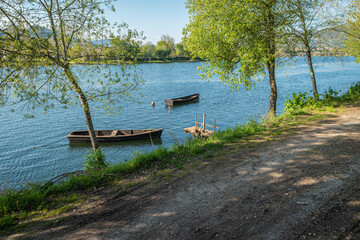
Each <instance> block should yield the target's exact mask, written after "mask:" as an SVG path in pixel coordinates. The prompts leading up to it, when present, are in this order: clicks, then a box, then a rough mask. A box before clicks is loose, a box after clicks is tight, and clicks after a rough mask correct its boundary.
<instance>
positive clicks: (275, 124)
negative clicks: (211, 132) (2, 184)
mask: <svg viewBox="0 0 360 240" xmlns="http://www.w3.org/2000/svg"><path fill="white" fill-rule="evenodd" d="M352 89H353V90H350V91H349V92H350V95H351V97H350V96H349V97H343V98H335V97H334V98H333V99H332V100H331V103H330V102H329V103H328V104H327V105H328V106H323V107H320V108H319V106H318V109H321V110H322V111H321V112H318V111H314V110H312V111H310V110H309V106H303V107H305V108H302V109H297V110H296V111H295V112H292V113H291V114H284V115H282V116H280V117H278V118H276V119H271V120H267V121H265V122H263V123H257V122H255V121H251V122H250V123H248V124H246V125H244V126H241V127H238V128H233V129H228V130H227V131H224V132H223V133H222V134H219V135H215V136H214V137H212V138H209V139H207V140H196V141H192V142H191V143H190V142H189V143H188V144H187V145H186V144H185V145H181V146H174V147H173V148H172V149H160V150H158V151H157V152H154V153H151V154H149V155H139V156H138V157H137V158H135V159H133V161H131V162H128V163H127V165H126V164H122V165H120V166H121V167H119V166H117V167H116V168H115V166H112V168H108V169H106V170H105V171H102V172H94V173H92V174H88V175H82V176H77V177H72V178H71V179H70V180H68V181H66V182H64V183H56V184H54V185H53V186H51V187H49V188H48V189H47V194H48V195H47V196H45V198H43V199H42V200H41V199H38V201H39V202H37V206H35V205H33V206H31V205H28V208H33V209H22V210H18V211H16V210H14V211H12V212H9V214H5V215H3V217H2V224H3V225H2V226H3V228H2V232H3V233H2V234H3V235H2V236H12V237H16V236H18V237H19V238H27V239H28V238H32V237H33V238H36V239H38V238H48V237H54V236H55V237H56V238H66V237H69V236H70V238H73V239H76V238H77V236H80V235H78V234H80V233H81V232H82V233H84V234H85V235H83V237H85V238H88V237H96V236H107V237H104V238H116V237H117V236H120V235H116V234H120V233H121V235H123V234H130V233H129V232H127V229H128V227H129V226H132V225H131V224H135V222H136V221H135V222H130V219H137V220H139V219H138V218H139V217H140V216H143V218H142V219H143V220H144V221H146V217H145V215H143V214H146V216H147V218H148V221H149V222H143V223H142V224H143V226H153V227H152V228H151V229H153V230H151V231H153V232H151V234H155V235H154V236H155V238H156V237H160V238H162V237H163V236H164V237H165V238H166V237H169V236H170V235H171V234H172V232H171V231H170V230H169V229H171V227H170V226H169V229H167V228H164V227H160V226H157V224H158V223H155V222H153V221H155V220H156V219H160V220H161V219H162V220H164V221H165V220H166V222H167V221H168V220H169V219H172V220H171V221H173V223H172V224H174V221H175V222H179V221H180V222H182V220H180V219H184V221H185V222H184V224H182V225H181V224H180V225H179V228H178V229H177V230H176V229H173V232H174V233H175V232H176V231H178V230H179V231H180V230H181V229H182V228H183V227H186V226H187V225H189V226H188V227H189V228H190V230H189V231H190V232H188V234H198V235H196V236H198V237H200V238H201V237H202V236H205V237H206V236H207V237H210V235H208V234H210V233H211V234H215V235H216V234H219V233H216V232H215V233H214V232H213V230H211V231H209V230H210V229H213V227H214V226H213V223H214V222H216V220H214V218H215V219H223V220H224V219H225V220H226V219H227V221H230V222H232V220H231V219H232V218H233V217H235V216H234V215H231V214H230V215H229V216H226V214H225V213H227V212H229V211H228V207H227V204H229V206H233V207H234V209H232V210H234V211H235V210H236V209H238V210H239V209H241V211H245V213H246V214H245V213H242V214H240V215H239V216H244V214H245V215H246V216H248V217H250V215H253V216H255V218H258V216H259V214H260V215H261V213H258V212H256V211H259V209H262V208H263V210H264V213H266V212H268V211H270V210H271V211H272V210H274V209H275V210H276V211H280V210H279V209H278V208H279V207H280V206H282V205H284V204H290V205H288V207H289V208H288V210H289V209H292V208H293V207H294V206H295V207H296V206H307V207H304V208H306V209H307V212H306V213H304V212H300V213H299V212H298V213H296V212H295V213H294V214H300V215H299V216H295V217H294V219H297V220H296V221H300V220H301V221H303V222H302V223H303V224H305V223H306V224H309V227H313V226H312V225H311V224H310V222H307V220H306V219H304V218H302V215H303V214H305V215H304V216H306V217H309V216H308V215H307V214H308V213H310V212H314V211H317V210H318V209H319V208H321V206H323V205H322V204H324V203H325V202H324V201H330V200H331V199H330V198H331V197H332V196H333V195H332V193H331V191H333V192H334V191H335V192H337V191H338V192H339V194H340V191H342V190H341V189H343V190H344V189H345V187H347V186H348V185H349V186H350V185H351V184H353V183H354V184H355V183H356V184H358V182H357V179H356V178H355V176H356V174H357V173H358V172H357V167H358V166H357V165H356V164H358V163H357V161H355V160H357V159H358V156H357V155H356V154H357V152H356V151H353V150H354V149H356V146H357V144H358V143H359V142H358V136H357V135H356V134H358V132H359V131H358V130H359V129H358V127H359V126H358V120H359V119H360V118H359V116H360V114H359V104H358V102H357V101H358V100H357V99H358V96H359V91H358V90H359V89H358V87H354V88H352ZM355 90H356V91H355ZM355 96H357V97H355ZM350 100H351V101H350ZM349 101H350V102H351V104H349V103H347V106H346V107H340V106H341V105H342V103H343V102H349ZM329 105H332V106H331V107H329ZM292 106H293V107H296V106H294V105H292ZM339 107H340V108H339ZM311 108H312V107H311ZM326 109H327V112H326V111H325V112H324V110H326ZM329 110H330V112H329ZM319 129H322V130H321V131H324V134H325V135H319V136H318V135H316V134H317V133H318V132H319V131H320V130H319ZM340 130H341V131H342V132H343V133H341V134H340V135H339V134H337V133H336V131H340ZM321 131H320V132H321ZM313 134H315V135H313ZM312 135H313V136H312ZM344 136H345V138H344V139H342V138H343V137H344ZM343 141H345V142H343ZM340 142H341V144H340ZM304 144H305V145H304ZM337 144H338V145H337ZM321 146H323V148H322V147H321ZM317 147H320V148H319V149H317ZM335 148H336V150H335ZM319 151H320V152H319ZM299 152H301V154H300V155H298V153H299ZM312 153H314V154H313V155H312ZM340 153H341V154H340ZM344 154H345V155H344ZM343 155H344V156H343ZM299 156H300V158H299V160H297V159H298V157H299ZM318 156H322V157H320V158H317V157H318ZM313 158H314V159H313ZM329 158H331V159H332V160H329ZM345 158H346V159H350V160H349V161H348V160H346V161H343V159H345ZM312 159H313V160H312ZM339 160H341V161H339ZM312 161H314V162H313V163H312ZM269 164H270V165H271V166H270V165H269ZM265 165H266V166H265ZM126 166H127V167H126ZM338 167H339V168H338ZM349 167H350V168H351V169H350V170H351V171H350V170H349ZM120 169H122V170H121V171H120ZM236 169H238V170H236ZM115 170H116V171H115ZM346 171H350V172H351V174H348V175H344V174H345V173H346ZM332 172H334V175H331V174H333V173H332ZM329 174H330V175H329ZM317 175H319V176H317ZM320 175H321V176H320ZM334 176H335V177H334ZM344 176H345V177H344ZM343 178H344V179H343ZM265 180H266V181H265ZM343 180H344V181H343ZM339 181H343V182H339ZM264 183H267V184H264ZM278 184H279V185H278ZM329 185H331V186H332V187H331V188H329V189H327V186H329ZM276 186H286V187H285V188H282V187H281V189H278V190H279V192H277V191H275V192H273V188H274V187H275V188H276ZM304 186H305V187H304ZM306 186H310V187H313V186H314V187H315V188H316V189H317V190H316V189H315V190H316V191H320V192H318V193H316V194H315V193H314V194H315V195H316V198H319V199H320V200H319V201H318V202H316V201H317V200H316V198H315V200H316V201H315V200H314V199H312V196H313V195H311V194H312V191H313V190H312V189H308V188H307V187H306ZM318 186H320V187H318ZM351 186H352V185H351ZM354 186H355V185H354ZM300 188H301V189H300ZM227 189H228V190H227ZM236 189H238V190H239V191H237V190H236ZM241 189H242V190H241ZM294 189H295V190H294ZM299 189H300V190H301V191H300V190H299ZM351 189H352V188H351V187H349V191H350V190H351ZM33 190H36V187H35V186H34V188H33ZM240 190H241V191H240ZM352 190H354V189H352ZM42 191H44V190H42ZM219 191H220V192H222V194H223V196H222V197H218V192H219ZM303 191H305V192H303ZM324 191H325V192H324ZM232 192H234V193H237V194H238V196H237V197H236V196H231V193H232ZM9 193H10V195H8V196H15V197H18V199H11V198H8V201H14V200H15V202H21V201H19V198H20V197H21V196H25V194H24V193H22V194H20V195H17V196H16V193H15V192H13V193H11V192H9ZM9 193H8V194H9ZM28 193H31V191H30V190H29V192H28ZM275 193H276V194H278V195H279V196H289V198H287V197H285V198H280V200H281V201H280V202H279V198H277V197H276V196H278V195H274V194H275ZM305 193H308V194H310V198H309V196H308V195H306V194H305ZM347 193H348V192H347ZM11 194H12V195H11ZM37 194H41V189H38V191H34V192H32V194H28V196H31V197H32V199H31V197H28V198H26V199H27V200H29V199H30V200H32V201H33V200H34V199H35V200H36V198H37V197H36V195H37ZM189 194H190V195H189ZM252 194H254V196H252ZM268 194H270V195H269V196H267V197H266V198H265V197H264V196H266V195H268ZM282 194H283V195H282ZM304 194H305V195H304ZM321 194H325V195H324V197H322V196H321ZM175 196H176V197H175ZM244 196H248V197H249V199H248V200H246V198H245V199H244ZM294 196H298V197H299V199H300V200H301V201H300V200H299V199H298V200H297V201H295V202H294V200H293V197H294ZM335 196H336V195H335ZM290 197H291V198H290ZM174 198H175V199H174ZM236 198H241V199H242V200H241V201H240V200H231V199H236ZM302 198H304V199H302ZM26 199H24V200H26ZM261 199H263V200H264V201H265V199H273V200H271V201H272V202H271V201H270V202H267V203H266V204H267V207H266V208H264V207H263V205H264V206H265V205H266V204H265V202H261V201H260V204H262V205H261V206H260V205H258V203H259V201H258V200H261ZM329 199H330V200H329ZM2 200H4V198H3V199H2ZM165 200H166V203H164V202H163V201H165ZM285 200H286V201H290V202H286V201H285ZM172 201H173V203H172ZM179 201H180V202H179ZM313 201H315V202H313ZM28 202H31V201H28ZM154 202H156V204H155V205H153V203H154ZM206 202H208V203H210V205H211V206H210V205H209V206H210V207H209V208H208V207H206V206H207V205H206V204H205V203H206ZM233 202H234V203H236V204H235V205H236V206H237V207H235V205H233ZM3 203H4V202H2V204H1V206H2V207H3V206H4V204H3ZM174 203H176V204H174ZM211 203H212V204H211ZM244 203H246V204H247V206H249V207H250V206H252V205H253V206H252V207H251V208H246V209H253V210H249V212H248V213H247V210H246V209H244V208H241V207H240V205H241V204H244ZM33 204H35V202H33ZM204 204H205V205H204ZM246 204H245V205H246ZM291 204H295V205H294V206H293V205H291ZM354 204H355V205H354V206H355V208H354V209H355V210H354V211H355V212H352V213H351V214H352V215H351V214H350V215H349V216H347V215H346V214H345V215H346V216H345V217H350V216H353V217H354V216H355V215H356V214H355V213H357V212H356V211H357V210H356V209H357V207H358V206H357V205H356V203H354ZM178 205H179V206H178ZM166 206H168V207H166ZM216 206H217V207H216ZM310 206H311V208H310ZM153 207H155V209H157V210H156V211H157V213H153V214H152V215H151V216H152V217H151V218H149V215H148V214H149V212H148V211H147V210H149V209H153V210H154V208H153ZM214 207H215V208H214ZM167 208H168V209H167ZM171 208H174V209H171ZM268 208H269V209H268ZM349 208H350V207H349ZM114 209H116V211H115V210H114ZM142 209H147V210H144V211H143V210H142ZM208 209H218V210H219V211H220V210H221V209H223V210H224V211H223V210H221V211H220V213H217V211H215V210H214V211H210V212H212V213H213V214H215V213H216V214H215V215H214V216H208V217H210V218H208V219H212V222H208V221H206V224H208V226H205V225H206V224H205V222H204V223H201V222H199V223H198V224H195V223H196V222H197V220H196V219H203V220H205V216H207V215H208V214H210V212H209V213H207V212H206V210H208ZM266 209H267V210H266ZM284 209H286V208H284ZM200 210H201V211H200ZM238 210H237V211H238ZM300 210H301V209H300ZM154 211H155V210H154ZM199 211H200V212H199ZM234 211H230V212H234ZM254 211H255V212H254ZM271 211H270V212H271ZM276 211H275V212H276ZM235 212H236V211H235ZM200 213H201V214H202V215H201V214H200ZM291 213H292V212H291ZM183 214H186V215H188V217H185V216H184V215H183ZM217 214H220V215H219V216H223V215H222V214H225V215H224V216H226V217H225V218H223V217H220V218H217V216H218V215H217ZM288 214H289V213H287V214H286V213H284V212H283V215H282V217H286V216H287V215H288ZM354 214H355V215H354ZM267 218H268V221H269V222H271V221H272V220H271V217H270V216H267ZM299 218H301V219H300V220H299ZM111 219H116V221H115V222H113V223H112V224H110V225H111V226H117V227H119V224H123V225H122V227H121V226H120V228H119V229H121V230H119V232H116V231H115V229H113V228H111V227H110V225H109V226H108V227H106V226H104V225H103V224H105V225H106V224H108V223H109V221H110V220H111ZM185 219H187V220H185ZM194 219H195V220H194ZM235 220H236V221H235V222H238V223H239V222H242V223H246V224H245V226H248V227H249V226H250V225H249V224H250V223H249V222H247V221H248V220H249V221H250V220H252V219H245V218H244V219H235ZM240 220H241V221H240ZM254 220H256V219H254ZM278 220H279V221H280V220H281V221H285V220H284V219H280V218H279V219H278ZM355 220H356V219H355ZM156 221H157V220H156ZM171 221H170V220H169V223H170V222H171ZM221 221H222V220H221ZM244 221H245V222H244ZM256 222H257V220H256V221H255V223H256ZM275 222H276V221H275ZM355 222H356V221H355ZM192 223H194V224H192ZM14 224H15V225H14ZM129 224H130V225H129ZM136 224H137V223H136ZM136 224H135V225H136ZM138 224H140V225H141V223H140V222H139V223H138ZM204 224H205V225H204ZM257 224H258V225H259V226H261V224H260V223H257ZM269 224H270V223H269ZM293 224H295V222H294V223H293ZM344 224H345V223H344ZM346 224H348V222H346ZM94 225H96V226H102V227H101V228H97V227H96V228H95V227H94ZM135 225H134V226H135ZM174 225H177V224H174ZM190 225H193V226H197V227H196V229H195V230H194V229H192V227H190ZM203 225H204V226H203ZM220 225H221V224H220ZM220 225H219V226H220ZM255 225H256V224H255ZM290 225H291V224H290ZM4 226H5V228H4ZM66 226H73V227H70V228H68V227H66ZM134 226H132V228H133V227H134ZM136 226H137V225H136ZM164 226H168V225H167V224H165V222H164ZM211 226H212V227H211ZM303 226H305V225H303ZM233 227H235V225H234V224H233ZM236 227H237V229H238V228H239V227H241V226H240V225H236ZM252 227H254V226H252ZM355 227H356V226H355ZM84 229H86V230H84ZM91 229H97V232H96V233H95V232H94V231H92V230H91ZM111 229H113V230H111ZM214 229H216V228H214ZM248 229H250V228H248ZM156 230H157V231H156ZM193 230H194V232H192V231H193ZM84 231H85V232H84ZM149 231H150V228H141V227H138V228H136V227H135V230H134V234H135V235H128V236H129V238H133V237H134V238H141V236H150V235H144V234H148V233H150V232H149ZM169 231H170V232H169ZM187 231H188V230H187ZM204 231H205V232H204ZM231 232H232V233H231ZM235 232H237V231H235V230H234V229H232V230H231V231H230V230H229V231H228V233H229V234H234V233H235ZM14 234H15V235H14ZM47 234H50V235H47ZM94 234H95V235H94ZM104 234H105V235H104ZM109 234H110V235H109ZM164 234H165V235H164ZM169 234H170V235H169ZM202 234H204V235H202ZM215 235H214V236H215ZM188 236H192V235H188ZM219 236H221V235H219ZM229 236H232V235H229ZM249 236H250V235H249ZM236 237H237V236H236ZM239 237H240V236H239Z"/></svg>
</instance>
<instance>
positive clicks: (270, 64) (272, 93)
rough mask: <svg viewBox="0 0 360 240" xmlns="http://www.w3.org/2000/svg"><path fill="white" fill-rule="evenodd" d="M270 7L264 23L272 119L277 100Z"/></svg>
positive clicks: (269, 113)
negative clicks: (265, 26)
mask: <svg viewBox="0 0 360 240" xmlns="http://www.w3.org/2000/svg"><path fill="white" fill-rule="evenodd" d="M272 11H273V10H272V6H271V5H270V6H268V11H267V16H266V18H267V19H266V21H267V29H266V31H267V45H268V46H267V48H268V56H267V57H268V59H267V61H266V68H267V70H268V73H269V81H270V102H269V112H268V116H269V117H273V116H275V115H276V100H277V87H276V80H275V53H276V42H275V37H276V34H275V19H274V14H273V12H272Z"/></svg>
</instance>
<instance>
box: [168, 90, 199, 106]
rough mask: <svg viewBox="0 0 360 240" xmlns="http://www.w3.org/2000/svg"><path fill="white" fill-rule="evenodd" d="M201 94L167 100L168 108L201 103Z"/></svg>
mask: <svg viewBox="0 0 360 240" xmlns="http://www.w3.org/2000/svg"><path fill="white" fill-rule="evenodd" d="M199 96H200V93H196V94H193V95H189V96H185V97H180V98H172V99H165V103H166V106H170V107H171V106H177V105H182V104H187V103H193V102H197V101H199Z"/></svg>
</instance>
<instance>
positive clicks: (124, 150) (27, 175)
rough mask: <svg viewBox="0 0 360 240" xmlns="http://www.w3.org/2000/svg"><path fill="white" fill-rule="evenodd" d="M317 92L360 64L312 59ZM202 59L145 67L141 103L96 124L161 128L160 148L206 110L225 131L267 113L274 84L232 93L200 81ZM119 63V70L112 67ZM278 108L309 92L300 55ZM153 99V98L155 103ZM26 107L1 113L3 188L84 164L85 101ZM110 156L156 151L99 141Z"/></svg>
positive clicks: (282, 79) (351, 77)
mask: <svg viewBox="0 0 360 240" xmlns="http://www.w3.org/2000/svg"><path fill="white" fill-rule="evenodd" d="M315 60H316V62H317V67H316V69H315V70H316V74H317V81H318V90H319V92H320V93H323V92H324V91H326V90H328V88H329V87H330V86H331V87H332V89H336V90H346V89H348V88H349V86H350V85H351V84H352V83H354V82H357V81H359V80H360V77H359V76H360V67H359V65H357V64H356V63H354V60H353V58H350V57H347V58H345V59H344V60H343V62H342V63H339V62H337V61H336V60H335V59H334V58H315ZM199 65H201V63H169V64H143V65H141V67H142V68H143V72H144V78H145V80H146V84H145V85H144V86H143V87H142V90H141V92H142V93H143V95H144V97H143V98H142V99H141V101H142V103H127V104H125V105H124V108H123V109H122V111H121V112H120V114H118V115H116V116H104V115H101V114H97V113H93V121H94V125H95V128H96V129H127V128H164V131H163V135H162V138H161V140H158V141H155V146H159V145H164V146H171V145H173V144H174V142H183V141H184V140H185V139H186V138H187V137H189V135H188V134H186V133H184V130H183V129H184V128H185V127H190V126H193V124H194V116H195V114H198V116H202V114H203V113H206V118H207V121H208V123H209V124H212V123H213V120H214V118H216V124H217V126H219V127H220V128H221V129H225V128H226V127H229V126H234V125H236V124H241V123H244V122H246V121H247V120H248V119H249V118H250V117H254V118H257V119H259V118H261V116H262V115H264V114H266V112H267V110H268V99H269V86H268V85H269V84H268V81H267V80H263V81H260V82H259V83H257V84H256V87H255V88H254V89H252V90H249V91H247V90H245V89H244V88H240V90H239V91H237V92H233V91H231V89H230V88H229V87H226V86H224V85H222V83H221V81H219V80H218V79H217V78H213V79H212V80H211V81H201V80H200V77H199V76H198V73H199V72H198V71H197V67H198V66H199ZM114 68H116V67H115V66H114ZM276 77H277V83H278V113H281V112H282V110H283V108H284V103H285V100H286V99H287V98H290V97H291V94H292V93H293V92H299V91H310V90H311V81H310V76H309V72H308V66H307V64H306V62H305V61H303V60H299V61H298V62H297V63H294V64H292V65H290V66H284V67H282V68H280V69H278V70H277V73H276ZM197 92H199V93H200V101H199V102H197V103H192V104H189V105H184V106H180V107H176V108H167V107H166V106H165V102H164V99H166V98H174V97H180V96H185V95H189V94H193V93H197ZM151 102H156V106H155V107H152V106H151ZM23 114H24V113H23V112H15V113H10V111H9V110H8V109H6V108H5V109H2V112H1V113H0V130H1V133H2V137H1V141H0V150H1V154H0V187H4V186H5V185H7V186H8V187H15V188H19V187H21V186H24V185H26V183H28V182H34V181H36V182H39V181H40V182H43V181H46V180H47V179H50V178H52V177H54V176H57V175H59V174H62V173H65V172H70V171H73V170H79V169H82V168H83V160H84V158H83V155H84V154H85V153H86V151H88V150H89V149H90V145H88V144H77V145H70V144H69V143H68V140H67V138H66V135H67V134H68V133H70V132H71V131H72V130H81V129H84V130H85V129H86V125H85V121H84V116H83V112H82V109H81V107H80V106H73V107H70V108H69V109H67V110H64V109H63V108H60V107H58V108H56V109H53V110H50V111H49V113H47V114H46V115H43V114H37V116H36V117H35V118H33V119H24V117H23ZM102 148H103V151H104V152H105V154H106V159H107V161H108V162H111V163H119V162H121V161H124V159H129V158H130V157H131V156H132V154H134V151H151V150H152V145H151V143H150V141H140V142H127V143H119V144H102Z"/></svg>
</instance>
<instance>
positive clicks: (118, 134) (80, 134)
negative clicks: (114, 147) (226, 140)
mask: <svg viewBox="0 0 360 240" xmlns="http://www.w3.org/2000/svg"><path fill="white" fill-rule="evenodd" d="M162 131H163V129H120V130H96V131H95V135H96V138H97V140H98V141H99V142H123V141H133V140H142V139H150V138H159V137H161V133H162ZM67 138H68V139H69V142H70V143H81V142H90V136H89V132H88V131H73V132H71V133H70V134H69V135H67Z"/></svg>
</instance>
